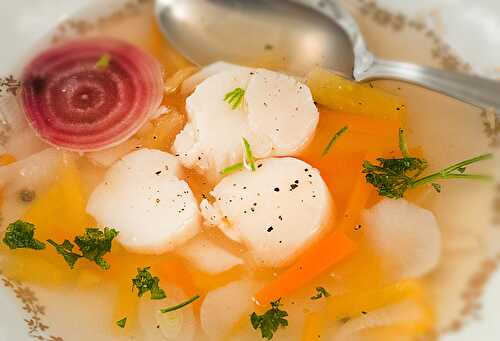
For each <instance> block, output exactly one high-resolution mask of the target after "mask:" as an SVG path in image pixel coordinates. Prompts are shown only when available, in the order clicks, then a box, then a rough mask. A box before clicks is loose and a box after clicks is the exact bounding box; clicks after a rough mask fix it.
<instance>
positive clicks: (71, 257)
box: [47, 239, 82, 269]
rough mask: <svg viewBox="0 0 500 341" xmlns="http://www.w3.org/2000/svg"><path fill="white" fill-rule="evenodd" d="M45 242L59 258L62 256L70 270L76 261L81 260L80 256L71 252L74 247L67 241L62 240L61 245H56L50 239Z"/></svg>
mask: <svg viewBox="0 0 500 341" xmlns="http://www.w3.org/2000/svg"><path fill="white" fill-rule="evenodd" d="M47 242H48V243H49V244H50V245H52V246H53V247H54V248H55V249H56V251H57V252H58V253H59V254H60V255H61V256H63V258H64V260H65V261H66V263H68V265H69V267H70V268H71V269H73V268H74V267H75V263H76V261H77V260H78V259H79V258H82V256H81V255H79V254H77V253H74V252H73V248H74V247H75V246H74V245H73V244H72V243H71V242H70V241H69V240H67V239H66V240H64V242H63V243H62V244H57V243H56V242H55V241H53V240H52V239H49V240H47Z"/></svg>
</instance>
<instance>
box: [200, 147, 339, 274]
mask: <svg viewBox="0 0 500 341" xmlns="http://www.w3.org/2000/svg"><path fill="white" fill-rule="evenodd" d="M211 195H212V196H213V197H214V198H215V201H214V202H212V203H209V202H208V200H204V201H202V203H201V211H202V215H203V216H204V218H205V221H206V223H207V224H208V225H213V226H218V227H219V228H220V229H221V230H222V231H223V232H224V233H225V234H226V235H227V236H228V237H229V238H231V239H233V240H235V241H238V242H241V243H243V244H245V245H246V246H247V247H248V249H249V250H250V252H251V253H252V255H253V257H254V259H255V261H256V262H257V263H258V265H261V266H283V265H286V264H288V263H289V262H290V261H292V260H293V259H294V257H295V256H296V255H298V253H300V251H302V250H303V249H304V248H305V247H307V246H308V245H309V244H310V243H311V242H313V241H314V240H316V239H318V238H319V237H320V236H321V235H322V234H323V232H324V231H325V230H326V227H327V225H328V222H329V221H330V219H332V218H333V215H334V208H333V202H332V200H331V197H330V193H329V191H328V188H327V186H326V184H325V182H324V181H323V179H322V178H321V176H320V174H319V172H318V171H317V170H316V169H314V168H313V167H311V166H310V165H309V164H307V163H305V162H303V161H301V160H298V159H295V158H290V157H288V158H270V159H265V160H262V161H259V162H258V168H257V170H256V171H255V172H251V171H248V170H242V171H240V172H237V173H234V174H231V175H229V176H227V177H225V178H224V179H222V181H220V182H219V184H217V185H216V186H215V188H214V190H213V191H212V192H211Z"/></svg>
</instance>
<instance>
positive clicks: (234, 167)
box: [220, 162, 245, 175]
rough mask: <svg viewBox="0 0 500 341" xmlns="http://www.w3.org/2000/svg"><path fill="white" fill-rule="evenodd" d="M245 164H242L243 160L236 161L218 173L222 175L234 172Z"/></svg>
mask: <svg viewBox="0 0 500 341" xmlns="http://www.w3.org/2000/svg"><path fill="white" fill-rule="evenodd" d="M244 167H245V166H244V165H243V162H238V163H235V164H234V165H231V166H229V167H226V168H224V169H223V170H222V171H221V172H220V173H221V174H222V175H228V174H231V173H234V172H237V171H239V170H242V169H243V168H244Z"/></svg>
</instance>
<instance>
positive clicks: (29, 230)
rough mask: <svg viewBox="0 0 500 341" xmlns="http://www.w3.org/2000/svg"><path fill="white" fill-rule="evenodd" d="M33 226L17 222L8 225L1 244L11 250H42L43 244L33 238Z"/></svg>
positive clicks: (34, 228)
mask: <svg viewBox="0 0 500 341" xmlns="http://www.w3.org/2000/svg"><path fill="white" fill-rule="evenodd" d="M35 230H36V227H35V225H33V224H31V223H27V222H25V221H22V220H18V221H16V222H15V223H12V224H9V226H8V227H7V230H6V231H5V235H4V237H3V242H4V244H5V245H7V246H8V247H9V248H10V249H11V250H13V249H34V250H43V249H45V244H44V243H42V242H41V241H39V240H37V239H35V238H34V236H35Z"/></svg>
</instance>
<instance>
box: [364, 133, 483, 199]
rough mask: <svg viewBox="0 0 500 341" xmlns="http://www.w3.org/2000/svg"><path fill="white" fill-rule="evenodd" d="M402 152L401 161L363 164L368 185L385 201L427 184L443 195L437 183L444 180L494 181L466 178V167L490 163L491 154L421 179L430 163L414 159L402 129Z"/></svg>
mask: <svg viewBox="0 0 500 341" xmlns="http://www.w3.org/2000/svg"><path fill="white" fill-rule="evenodd" d="M399 148H400V149H401V153H402V154H403V157H402V158H393V159H384V158H378V159H377V161H378V165H374V164H372V163H370V162H369V161H364V162H363V173H365V174H366V175H365V178H366V181H367V182H368V183H370V184H372V185H373V186H374V187H375V188H377V191H378V194H379V195H381V196H384V197H388V198H393V199H400V198H402V197H403V196H404V194H405V192H406V191H407V190H409V189H412V188H415V187H417V186H421V185H424V184H428V183H430V184H432V186H433V188H434V189H435V190H436V191H437V192H440V191H441V186H440V185H439V184H437V183H436V181H437V180H445V179H471V180H490V179H491V177H489V176H485V175H480V174H464V172H465V166H468V165H470V164H473V163H476V162H479V161H483V160H487V159H491V158H492V157H493V155H492V154H483V155H479V156H476V157H474V158H471V159H468V160H465V161H462V162H459V163H456V164H453V165H451V166H449V167H447V168H444V169H442V170H441V171H438V172H435V173H432V174H430V175H427V176H423V177H420V174H422V172H423V171H424V170H426V169H427V161H426V160H424V159H421V158H416V157H411V156H409V153H408V147H407V145H406V140H405V137H404V132H403V130H402V129H400V130H399Z"/></svg>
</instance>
